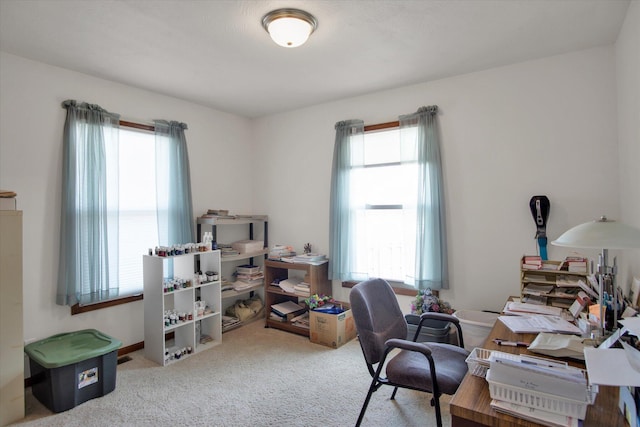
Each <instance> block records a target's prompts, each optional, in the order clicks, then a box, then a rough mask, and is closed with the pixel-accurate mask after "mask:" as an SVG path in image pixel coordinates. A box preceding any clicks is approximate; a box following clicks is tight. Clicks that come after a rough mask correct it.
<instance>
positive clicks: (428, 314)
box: [420, 311, 460, 325]
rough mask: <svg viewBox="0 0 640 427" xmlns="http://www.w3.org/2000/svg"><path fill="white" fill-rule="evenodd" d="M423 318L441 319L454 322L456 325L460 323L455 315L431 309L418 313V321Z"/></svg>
mask: <svg viewBox="0 0 640 427" xmlns="http://www.w3.org/2000/svg"><path fill="white" fill-rule="evenodd" d="M424 319H433V320H442V321H444V322H451V323H455V324H456V325H457V324H459V323H460V319H458V318H457V317H456V316H453V315H451V314H447V313H435V312H433V311H428V312H426V313H422V314H421V315H420V322H422V321H423V320H424Z"/></svg>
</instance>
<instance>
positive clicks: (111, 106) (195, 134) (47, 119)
mask: <svg viewBox="0 0 640 427" xmlns="http://www.w3.org/2000/svg"><path fill="white" fill-rule="evenodd" d="M0 55H1V56H0V93H1V94H2V96H1V97H0V188H3V189H10V190H13V191H16V192H17V193H18V208H19V209H21V210H23V211H24V213H23V215H24V232H23V236H24V252H25V253H24V284H23V286H24V296H25V304H24V308H25V310H24V334H25V340H32V339H41V338H45V337H48V336H50V335H52V334H55V333H60V332H66V331H72V330H78V329H84V328H96V329H99V330H101V331H103V332H105V333H107V334H109V335H112V336H115V337H117V338H119V339H121V340H122V341H123V342H124V344H125V345H130V344H133V343H138V342H140V341H143V340H144V333H143V323H144V322H143V313H142V308H143V303H142V301H139V302H135V303H131V304H126V305H120V306H117V307H114V308H109V309H103V310H97V311H92V312H90V313H85V314H80V315H75V316H71V315H70V310H69V307H63V306H58V305H56V304H55V295H56V278H57V271H58V265H57V262H58V261H57V259H58V257H57V255H56V254H57V251H58V245H59V238H58V231H59V221H60V213H59V211H60V189H61V165H62V160H61V153H62V128H63V124H64V120H65V113H66V110H64V109H63V108H62V107H61V103H62V101H64V100H65V99H76V100H78V101H86V102H90V103H95V104H99V105H101V106H102V107H103V108H105V109H107V110H109V111H113V112H116V113H119V114H121V115H122V116H123V117H122V118H123V119H129V120H137V121H143V122H150V121H151V120H153V119H167V120H178V121H182V122H185V123H187V125H188V126H189V128H188V130H187V131H186V136H187V144H188V147H189V156H190V163H191V174H192V191H193V197H194V214H196V215H199V214H202V213H203V212H205V211H206V209H207V208H220V209H229V210H231V211H232V212H237V213H245V212H246V213H252V212H251V207H252V200H251V198H250V197H243V195H242V194H239V190H241V189H246V188H249V186H250V185H251V184H252V183H253V180H252V179H251V177H250V175H249V174H238V173H237V171H238V170H240V169H244V168H246V159H249V158H251V145H252V143H253V141H251V140H250V139H249V131H250V122H249V121H248V120H247V119H244V118H240V117H237V116H234V115H231V114H227V113H223V112H220V111H215V110H212V109H209V108H205V107H201V106H198V105H195V104H193V103H189V102H184V101H181V100H178V99H174V98H169V97H166V96H162V95H158V94H155V93H151V92H147V91H144V90H139V89H134V88H132V87H128V86H124V85H120V84H116V83H112V82H109V81H105V80H101V79H98V78H93V77H89V76H87V75H84V74H79V73H75V72H71V71H68V70H64V69H61V68H57V67H52V66H48V65H45V64H42V63H39V62H34V61H30V60H26V59H23V58H20V57H17V56H13V55H9V54H5V53H0ZM155 244H156V243H155V242H150V243H149V246H150V247H151V246H154V245H155ZM140 255H141V256H142V255H143V254H140ZM3 286H4V284H3Z"/></svg>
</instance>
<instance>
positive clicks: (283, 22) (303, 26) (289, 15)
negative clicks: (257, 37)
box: [262, 9, 318, 47]
mask: <svg viewBox="0 0 640 427" xmlns="http://www.w3.org/2000/svg"><path fill="white" fill-rule="evenodd" d="M262 26H263V27H264V29H265V30H266V31H267V33H269V35H270V36H271V39H273V41H274V42H276V43H277V44H279V45H280V46H283V47H298V46H301V45H303V44H304V43H305V42H306V41H307V39H308V38H309V36H310V35H311V33H313V32H314V31H315V30H316V28H318V20H317V19H316V18H315V17H314V16H313V15H311V14H310V13H308V12H305V11H304V10H300V9H276V10H272V11H271V12H269V13H267V14H266V15H265V16H264V17H263V18H262Z"/></svg>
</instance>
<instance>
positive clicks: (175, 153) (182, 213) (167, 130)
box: [154, 120, 196, 246]
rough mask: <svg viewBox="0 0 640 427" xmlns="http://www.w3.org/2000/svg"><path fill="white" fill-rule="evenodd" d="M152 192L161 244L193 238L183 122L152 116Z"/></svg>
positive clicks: (191, 204)
mask: <svg viewBox="0 0 640 427" xmlns="http://www.w3.org/2000/svg"><path fill="white" fill-rule="evenodd" d="M154 124H155V134H156V183H157V187H156V193H157V194H156V196H157V202H158V239H159V241H160V242H159V243H160V245H161V246H170V245H177V244H182V243H189V242H195V241H196V235H195V227H194V222H195V219H194V217H193V202H192V198H191V172H190V169H189V154H188V152H187V140H186V138H185V135H184V130H185V129H186V128H187V125H186V124H184V123H179V122H175V121H171V122H168V121H165V120H156V121H155V122H154Z"/></svg>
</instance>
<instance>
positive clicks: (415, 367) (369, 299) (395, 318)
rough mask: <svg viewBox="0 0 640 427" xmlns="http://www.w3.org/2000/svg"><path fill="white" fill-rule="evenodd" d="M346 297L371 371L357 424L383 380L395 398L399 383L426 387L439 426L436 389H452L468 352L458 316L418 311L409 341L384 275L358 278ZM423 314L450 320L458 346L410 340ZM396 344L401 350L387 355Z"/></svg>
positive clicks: (459, 378) (464, 369)
mask: <svg viewBox="0 0 640 427" xmlns="http://www.w3.org/2000/svg"><path fill="white" fill-rule="evenodd" d="M349 301H350V303H351V312H352V313H353V320H354V322H355V325H356V330H357V332H358V339H359V341H360V347H361V348H362V352H363V353H364V358H365V362H366V364H367V368H368V369H369V374H371V377H372V381H371V386H370V387H369V392H368V393H367V398H366V399H365V401H364V404H363V405H362V409H361V410H360V416H359V417H358V422H357V423H356V426H359V425H360V423H361V422H362V418H363V417H364V414H365V412H366V410H367V406H368V405H369V400H370V399H371V395H372V394H373V392H374V391H376V390H378V388H380V387H381V386H383V385H390V386H393V387H394V389H393V394H392V395H391V399H392V400H393V399H395V396H396V392H397V391H398V387H402V388H409V389H412V390H419V391H424V392H427V393H431V394H432V396H433V397H432V399H431V405H432V406H435V409H436V421H437V423H438V426H442V414H441V413H440V400H439V398H440V395H441V394H443V393H444V394H448V395H452V394H454V393H455V392H456V390H457V389H458V386H459V385H460V383H461V382H462V378H463V377H464V376H465V374H466V373H467V364H466V362H465V359H466V358H467V356H468V355H469V352H468V351H466V350H465V349H464V348H463V347H464V341H463V338H462V328H461V327H460V321H459V320H458V319H457V318H456V317H455V316H451V315H448V314H444V313H424V314H422V315H421V316H420V317H421V319H420V323H419V325H418V328H417V330H416V334H415V336H414V338H413V341H409V340H407V339H406V338H407V322H406V320H405V317H404V314H403V313H402V311H401V310H400V306H399V305H398V300H397V299H396V295H395V293H394V292H393V289H392V288H391V286H390V285H389V283H387V282H386V281H385V280H382V279H371V280H367V281H364V282H361V283H358V284H357V285H356V286H354V287H353V288H352V289H351V293H350V295H349ZM426 319H436V320H444V321H448V322H452V323H453V324H454V325H455V326H456V328H457V332H458V343H459V345H460V347H457V346H455V345H451V344H444V343H432V342H428V343H417V342H415V340H416V338H417V337H418V335H419V334H420V329H421V328H422V324H423V323H424V321H425V320H426ZM395 348H397V349H400V350H401V351H400V352H398V353H397V354H395V355H394V356H393V357H391V358H390V359H389V360H387V356H389V353H390V351H391V350H393V349H395ZM385 362H386V368H385V369H384V371H385V372H384V375H385V376H383V372H382V371H383V368H384V367H385Z"/></svg>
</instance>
